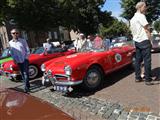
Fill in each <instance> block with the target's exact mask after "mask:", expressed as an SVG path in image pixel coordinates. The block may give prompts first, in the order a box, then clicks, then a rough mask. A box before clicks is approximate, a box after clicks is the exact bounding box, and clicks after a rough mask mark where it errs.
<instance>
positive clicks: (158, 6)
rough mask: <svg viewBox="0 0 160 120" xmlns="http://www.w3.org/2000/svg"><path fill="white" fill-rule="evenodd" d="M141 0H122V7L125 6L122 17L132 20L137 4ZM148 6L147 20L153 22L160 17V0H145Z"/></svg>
mask: <svg viewBox="0 0 160 120" xmlns="http://www.w3.org/2000/svg"><path fill="white" fill-rule="evenodd" d="M139 1H140V0H121V3H120V4H121V7H122V8H123V13H122V15H121V17H123V18H125V19H126V20H130V19H131V18H132V17H133V15H134V13H135V12H136V9H135V5H136V4H137V2H139ZM144 1H146V4H147V6H148V10H147V13H146V17H147V20H148V21H149V22H153V21H154V20H156V19H158V18H159V17H160V0H144Z"/></svg>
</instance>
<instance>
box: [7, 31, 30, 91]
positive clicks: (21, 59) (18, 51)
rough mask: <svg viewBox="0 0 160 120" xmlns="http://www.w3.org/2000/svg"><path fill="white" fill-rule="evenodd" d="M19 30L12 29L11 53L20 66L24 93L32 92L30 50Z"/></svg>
mask: <svg viewBox="0 0 160 120" xmlns="http://www.w3.org/2000/svg"><path fill="white" fill-rule="evenodd" d="M19 34H20V33H19V30H18V29H12V30H11V35H12V40H10V41H9V48H10V51H11V56H12V58H13V60H14V62H15V64H17V65H18V67H19V69H20V72H21V75H22V78H23V81H24V86H25V88H24V92H29V91H30V83H29V60H28V57H29V54H30V50H29V47H28V44H27V42H26V40H25V39H22V38H20V37H19Z"/></svg>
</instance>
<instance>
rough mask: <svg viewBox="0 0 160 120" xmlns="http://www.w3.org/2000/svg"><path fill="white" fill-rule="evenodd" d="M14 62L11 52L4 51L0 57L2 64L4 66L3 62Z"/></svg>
mask: <svg viewBox="0 0 160 120" xmlns="http://www.w3.org/2000/svg"><path fill="white" fill-rule="evenodd" d="M9 60H12V58H11V57H10V51H9V49H8V48H7V49H4V50H3V52H2V54H1V56H0V64H2V63H3V62H6V61H9Z"/></svg>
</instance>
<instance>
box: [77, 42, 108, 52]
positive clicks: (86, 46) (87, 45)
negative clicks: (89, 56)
mask: <svg viewBox="0 0 160 120" xmlns="http://www.w3.org/2000/svg"><path fill="white" fill-rule="evenodd" d="M106 50H107V48H106V47H104V45H102V46H101V48H96V46H94V43H93V42H91V41H86V42H85V43H84V44H83V46H82V48H81V50H80V52H91V51H92V52H102V51H106Z"/></svg>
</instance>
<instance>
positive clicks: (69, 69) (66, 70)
mask: <svg viewBox="0 0 160 120" xmlns="http://www.w3.org/2000/svg"><path fill="white" fill-rule="evenodd" d="M64 71H65V74H66V75H71V74H72V68H71V67H70V66H69V65H67V66H65V67H64Z"/></svg>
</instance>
